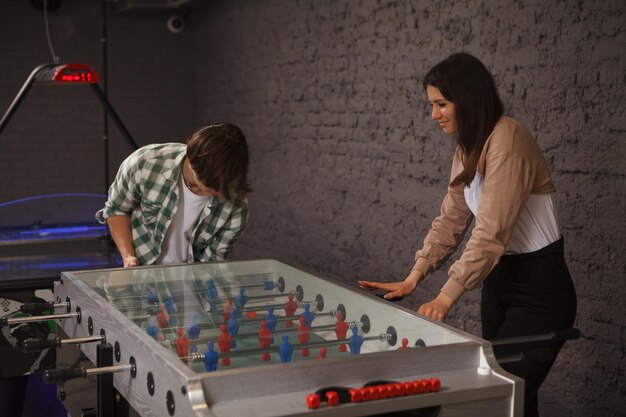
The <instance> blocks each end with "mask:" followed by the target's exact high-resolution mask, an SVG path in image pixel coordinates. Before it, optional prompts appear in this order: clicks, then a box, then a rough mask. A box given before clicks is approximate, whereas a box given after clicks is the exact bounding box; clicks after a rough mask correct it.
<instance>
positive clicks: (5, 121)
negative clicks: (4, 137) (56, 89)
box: [0, 64, 56, 133]
mask: <svg viewBox="0 0 626 417" xmlns="http://www.w3.org/2000/svg"><path fill="white" fill-rule="evenodd" d="M55 65H56V64H41V65H39V66H38V67H36V68H35V69H34V70H33V71H32V72H31V73H30V75H29V76H28V78H27V79H26V81H25V82H24V84H23V85H22V88H21V89H20V91H19V92H18V93H17V95H16V96H15V98H14V99H13V102H12V103H11V105H10V106H9V108H8V109H7V111H6V112H5V113H4V116H2V120H0V133H2V131H3V130H4V128H5V127H6V126H7V124H9V120H11V117H12V116H13V113H15V111H16V110H17V108H18V107H19V105H20V104H21V103H22V100H24V97H26V94H27V93H28V91H29V90H30V88H31V87H32V86H33V84H35V77H36V76H37V74H39V72H40V71H41V70H42V69H44V68H52V67H54V66H55Z"/></svg>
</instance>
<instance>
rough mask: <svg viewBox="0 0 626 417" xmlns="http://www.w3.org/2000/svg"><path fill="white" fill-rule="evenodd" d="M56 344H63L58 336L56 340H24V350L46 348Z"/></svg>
mask: <svg viewBox="0 0 626 417" xmlns="http://www.w3.org/2000/svg"><path fill="white" fill-rule="evenodd" d="M55 346H61V340H60V339H59V338H56V339H54V340H48V339H29V340H24V341H23V342H22V350H25V351H29V350H44V349H48V348H51V347H55Z"/></svg>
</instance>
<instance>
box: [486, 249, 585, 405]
mask: <svg viewBox="0 0 626 417" xmlns="http://www.w3.org/2000/svg"><path fill="white" fill-rule="evenodd" d="M481 307H482V308H481V320H482V328H483V338H484V339H487V340H492V339H500V338H507V337H515V336H528V335H537V334H544V333H549V332H551V331H555V330H564V329H569V328H571V327H572V326H573V324H574V318H575V317H576V292H575V290H574V284H573V283H572V278H571V276H570V274H569V271H568V269H567V265H566V264H565V258H564V256H563V239H562V238H561V239H560V240H558V241H556V242H554V243H552V244H550V245H548V246H546V247H545V248H543V249H540V250H538V251H536V252H531V253H523V254H518V255H505V256H502V257H501V258H500V262H499V263H498V265H496V267H495V268H494V269H493V271H492V272H491V273H490V274H489V276H488V277H487V279H486V280H485V282H484V283H483V288H482V302H481ZM562 346H563V343H562V342H552V343H549V344H546V343H543V344H539V343H524V344H514V345H506V346H494V353H495V354H496V357H498V356H505V355H512V354H516V353H519V352H522V353H524V352H530V351H532V350H535V349H538V348H545V347H548V348H549V349H550V350H551V352H552V358H551V359H550V360H549V361H541V362H537V361H532V360H528V359H524V360H521V361H518V362H510V363H504V364H502V368H504V369H505V370H506V371H508V372H510V373H512V374H514V375H517V376H519V377H521V378H524V380H525V382H526V388H525V397H524V398H525V400H524V416H525V417H536V416H538V415H539V411H538V404H537V392H538V391H539V387H540V386H541V384H542V383H543V381H544V379H545V378H546V376H547V375H548V372H550V368H551V367H552V365H553V363H554V360H555V359H556V357H557V355H558V353H559V351H560V350H561V347H562Z"/></svg>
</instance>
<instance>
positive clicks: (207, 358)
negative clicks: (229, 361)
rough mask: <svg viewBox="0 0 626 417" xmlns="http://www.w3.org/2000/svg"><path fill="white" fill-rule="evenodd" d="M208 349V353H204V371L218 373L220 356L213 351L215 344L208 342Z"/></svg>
mask: <svg viewBox="0 0 626 417" xmlns="http://www.w3.org/2000/svg"><path fill="white" fill-rule="evenodd" d="M206 347H207V351H206V352H204V369H205V370H206V371H207V372H212V371H216V370H217V361H218V359H219V355H218V354H217V352H216V351H214V350H213V342H207V344H206Z"/></svg>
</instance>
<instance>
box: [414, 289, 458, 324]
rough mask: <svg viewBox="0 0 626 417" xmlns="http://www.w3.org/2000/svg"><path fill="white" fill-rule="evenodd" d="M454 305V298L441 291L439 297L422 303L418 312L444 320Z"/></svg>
mask: <svg viewBox="0 0 626 417" xmlns="http://www.w3.org/2000/svg"><path fill="white" fill-rule="evenodd" d="M453 305H454V300H453V299H452V298H450V297H448V296H447V295H446V294H444V293H442V292H440V293H439V295H438V296H437V298H435V299H434V300H431V301H429V302H427V303H424V304H422V305H421V306H420V308H419V309H417V312H418V313H419V314H422V315H424V316H426V317H429V318H431V319H433V320H437V321H443V320H444V319H445V318H446V316H447V315H448V312H449V311H450V309H451V308H452V306H453Z"/></svg>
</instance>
